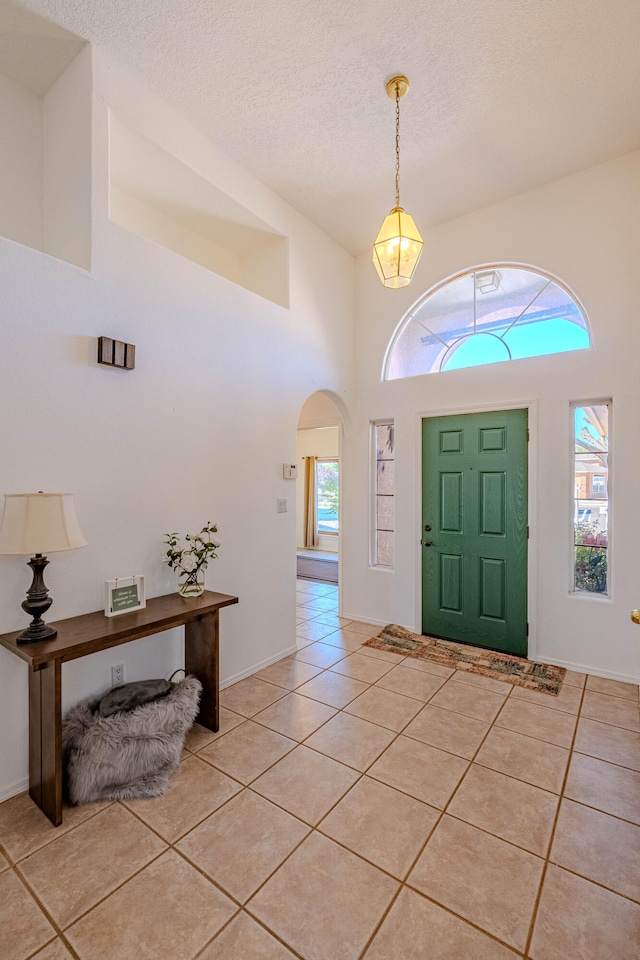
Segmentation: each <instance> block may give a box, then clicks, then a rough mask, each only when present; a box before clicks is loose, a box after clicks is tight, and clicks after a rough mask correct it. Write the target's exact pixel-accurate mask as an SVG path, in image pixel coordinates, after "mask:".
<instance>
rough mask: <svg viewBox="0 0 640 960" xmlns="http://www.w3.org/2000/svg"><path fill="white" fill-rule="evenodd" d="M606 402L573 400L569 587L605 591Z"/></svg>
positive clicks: (606, 516) (606, 568) (607, 414)
mask: <svg viewBox="0 0 640 960" xmlns="http://www.w3.org/2000/svg"><path fill="white" fill-rule="evenodd" d="M609 407H610V404H609V403H593V404H576V405H575V406H574V408H573V426H574V429H573V433H574V482H573V528H574V538H573V542H574V547H573V549H574V564H573V567H574V575H573V589H574V590H575V591H576V592H583V593H585V592H586V593H599V594H606V593H608V566H609V564H608V552H609V412H610V411H609Z"/></svg>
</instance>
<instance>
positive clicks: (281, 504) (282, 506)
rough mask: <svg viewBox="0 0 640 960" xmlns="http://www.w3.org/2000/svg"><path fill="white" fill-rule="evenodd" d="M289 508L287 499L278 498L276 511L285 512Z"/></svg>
mask: <svg viewBox="0 0 640 960" xmlns="http://www.w3.org/2000/svg"><path fill="white" fill-rule="evenodd" d="M288 508H289V501H288V500H278V513H286V512H287V510H288Z"/></svg>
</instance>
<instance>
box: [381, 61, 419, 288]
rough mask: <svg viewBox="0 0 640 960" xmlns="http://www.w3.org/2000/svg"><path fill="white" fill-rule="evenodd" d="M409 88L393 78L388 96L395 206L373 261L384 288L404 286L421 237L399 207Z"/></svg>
mask: <svg viewBox="0 0 640 960" xmlns="http://www.w3.org/2000/svg"><path fill="white" fill-rule="evenodd" d="M408 89H409V81H408V80H407V78H406V77H402V76H399V77H393V79H392V80H389V82H388V84H387V96H389V97H391V99H392V100H395V101H396V205H395V207H394V208H393V210H392V211H391V212H390V213H389V215H388V216H387V217H385V218H384V220H383V223H382V226H381V227H380V232H379V233H378V236H377V237H376V240H375V243H374V244H373V263H374V266H375V268H376V270H377V271H378V276H379V277H380V279H381V280H382V282H383V284H384V285H385V287H392V288H394V289H397V288H398V287H406V286H408V285H409V284H410V283H411V277H412V276H413V272H414V270H415V269H416V267H417V266H418V261H419V259H420V254H421V253H422V247H423V245H424V244H423V240H422V237H421V236H420V232H419V230H418V228H417V227H416V225H415V223H414V222H413V217H410V216H409V214H408V213H405V212H404V209H403V207H401V206H400V185H399V184H400V97H404V95H405V94H406V92H407V91H408Z"/></svg>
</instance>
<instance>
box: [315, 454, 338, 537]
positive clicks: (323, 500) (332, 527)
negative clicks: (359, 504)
mask: <svg viewBox="0 0 640 960" xmlns="http://www.w3.org/2000/svg"><path fill="white" fill-rule="evenodd" d="M339 489H340V477H339V473H338V461H337V460H318V461H317V462H316V516H317V534H318V536H320V537H337V536H338V533H339V530H340V519H339V513H340V511H339Z"/></svg>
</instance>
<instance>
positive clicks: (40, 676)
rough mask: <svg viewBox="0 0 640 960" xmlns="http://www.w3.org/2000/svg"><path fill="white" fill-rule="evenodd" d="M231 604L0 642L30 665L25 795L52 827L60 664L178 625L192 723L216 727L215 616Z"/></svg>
mask: <svg viewBox="0 0 640 960" xmlns="http://www.w3.org/2000/svg"><path fill="white" fill-rule="evenodd" d="M237 602H238V598H237V597H231V596H229V595H228V594H225V593H212V592H211V591H209V590H205V592H204V593H203V594H202V595H201V596H200V597H190V598H189V599H188V600H187V599H184V598H183V597H181V596H180V595H179V594H177V593H171V594H168V595H167V596H164V597H154V598H153V599H151V600H149V601H147V606H146V607H145V608H144V609H143V610H133V611H132V612H131V613H125V614H122V615H121V616H118V617H105V615H104V612H103V611H101V610H99V611H97V612H96V613H87V614H84V616H81V617H72V618H71V619H69V620H59V621H58V622H57V623H56V624H54V626H55V627H56V628H57V630H58V635H57V636H56V637H54V638H53V639H52V640H43V641H41V642H40V643H25V644H19V643H16V637H17V636H18V634H19V633H20V631H19V630H16V632H15V633H5V634H3V635H0V644H2V646H3V647H6V648H7V650H10V651H11V652H12V653H15V655H16V656H18V657H20V658H21V659H22V660H25V661H26V662H27V663H28V664H29V668H30V669H29V795H30V796H31V799H32V800H34V801H35V802H36V803H37V804H38V806H39V807H40V809H41V810H42V811H43V812H44V813H45V814H46V815H47V816H48V817H49V819H50V820H51V822H52V823H53V825H54V826H56V827H57V826H59V825H60V824H61V823H62V664H63V663H64V662H65V660H76V659H77V658H78V657H86V656H88V655H89V654H91V653H97V652H98V651H99V650H108V649H109V648H110V647H116V646H118V644H120V643H129V642H130V641H131V640H139V639H140V638H141V637H148V636H150V635H151V634H154V633H161V632H162V631H163V630H171V629H172V628H173V627H180V626H183V625H184V628H185V629H184V641H185V642H184V659H185V669H186V671H187V673H191V674H193V675H194V676H196V677H198V679H199V680H200V682H201V683H202V698H201V700H200V713H199V714H198V717H197V721H198V723H201V724H202V725H203V726H204V727H208V728H209V730H217V729H218V727H219V707H218V683H219V676H218V639H219V623H218V611H219V610H220V608H221V607H228V606H230V605H231V604H233V603H237Z"/></svg>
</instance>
